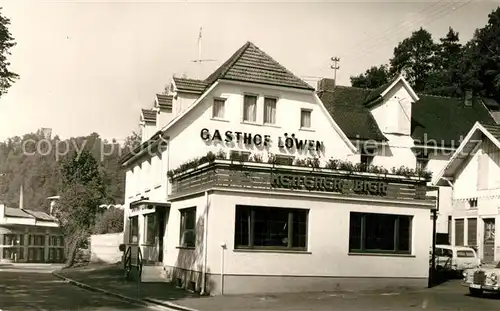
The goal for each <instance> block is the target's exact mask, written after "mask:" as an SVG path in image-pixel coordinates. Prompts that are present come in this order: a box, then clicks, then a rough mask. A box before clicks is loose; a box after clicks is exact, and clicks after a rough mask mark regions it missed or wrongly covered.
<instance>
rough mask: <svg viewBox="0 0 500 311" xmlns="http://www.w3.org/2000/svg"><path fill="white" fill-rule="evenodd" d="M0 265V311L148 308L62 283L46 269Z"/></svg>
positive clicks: (105, 310) (110, 310)
mask: <svg viewBox="0 0 500 311" xmlns="http://www.w3.org/2000/svg"><path fill="white" fill-rule="evenodd" d="M1 270H2V269H1V268H0V310H2V311H35V310H38V311H44V310H47V311H48V310H50V311H59V310H60V311H63V310H64V311H68V310H71V311H73V310H75V311H76V310H79V311H80V310H97V311H114V310H133V311H136V310H137V311H142V310H150V309H147V308H144V307H139V306H133V305H131V304H129V303H127V302H123V301H121V300H118V299H115V298H112V297H108V296H104V295H102V294H98V293H94V292H90V291H87V290H84V289H81V288H79V287H75V286H72V285H69V284H66V283H64V282H63V281H61V280H59V279H57V278H55V277H54V276H52V275H51V274H50V273H47V272H38V273H37V272H22V271H19V272H12V271H11V272H5V271H1Z"/></svg>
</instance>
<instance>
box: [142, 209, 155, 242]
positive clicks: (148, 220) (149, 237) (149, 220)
mask: <svg viewBox="0 0 500 311" xmlns="http://www.w3.org/2000/svg"><path fill="white" fill-rule="evenodd" d="M155 220H156V217H155V213H151V214H146V215H145V217H144V223H145V226H144V227H145V228H146V244H148V245H153V244H155V237H156V222H155Z"/></svg>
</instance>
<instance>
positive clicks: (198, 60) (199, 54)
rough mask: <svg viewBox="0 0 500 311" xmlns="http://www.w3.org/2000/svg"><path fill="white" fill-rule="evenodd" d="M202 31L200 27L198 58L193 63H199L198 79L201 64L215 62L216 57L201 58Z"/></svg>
mask: <svg viewBox="0 0 500 311" xmlns="http://www.w3.org/2000/svg"><path fill="white" fill-rule="evenodd" d="M201 32H202V27H200V34H199V35H198V59H196V60H193V61H192V62H193V63H198V79H200V75H201V64H202V63H203V62H215V61H216V60H215V59H201Z"/></svg>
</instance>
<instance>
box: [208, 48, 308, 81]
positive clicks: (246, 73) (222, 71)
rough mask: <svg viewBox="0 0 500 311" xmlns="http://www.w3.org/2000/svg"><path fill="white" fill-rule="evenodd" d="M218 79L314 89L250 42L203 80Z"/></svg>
mask: <svg viewBox="0 0 500 311" xmlns="http://www.w3.org/2000/svg"><path fill="white" fill-rule="evenodd" d="M219 79H225V80H234V81H243V82H252V83H262V84H268V85H276V86H284V87H292V88H298V89H305V90H314V88H313V87H312V86H310V85H309V84H307V83H306V82H304V81H303V80H301V79H300V78H299V77H297V76H295V75H294V74H293V73H292V72H290V71H289V70H288V69H286V68H285V67H283V66H282V65H281V64H280V63H278V62H277V61H275V60H274V59H273V58H272V57H271V56H269V55H267V54H266V53H265V52H263V51H262V50H261V49H259V48H258V47H257V46H256V45H255V44H253V43H252V42H247V43H245V44H244V45H243V46H242V47H241V48H239V49H238V50H237V51H236V52H235V53H234V54H233V55H232V56H231V57H230V58H229V59H228V60H227V61H226V62H225V63H223V64H222V65H221V66H220V67H219V68H218V69H217V70H216V71H215V72H214V73H212V74H211V75H210V76H209V77H208V78H206V79H205V81H206V82H207V83H208V84H212V83H214V82H215V81H217V80H219Z"/></svg>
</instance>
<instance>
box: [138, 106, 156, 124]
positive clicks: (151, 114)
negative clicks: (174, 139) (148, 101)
mask: <svg viewBox="0 0 500 311" xmlns="http://www.w3.org/2000/svg"><path fill="white" fill-rule="evenodd" d="M141 110H142V117H143V118H144V121H146V122H156V111H154V110H150V109H141Z"/></svg>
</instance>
